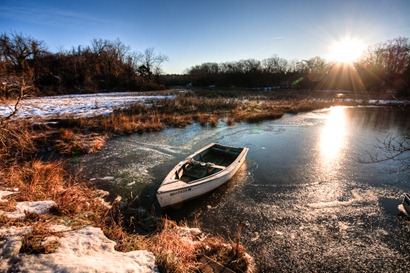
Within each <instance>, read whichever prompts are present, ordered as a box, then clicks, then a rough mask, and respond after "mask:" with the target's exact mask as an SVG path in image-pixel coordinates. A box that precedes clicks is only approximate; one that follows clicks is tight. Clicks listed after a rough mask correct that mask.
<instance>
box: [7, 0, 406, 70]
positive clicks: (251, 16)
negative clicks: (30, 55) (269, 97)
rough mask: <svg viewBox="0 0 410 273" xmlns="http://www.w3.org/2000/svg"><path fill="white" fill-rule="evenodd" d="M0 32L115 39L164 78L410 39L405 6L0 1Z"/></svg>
mask: <svg viewBox="0 0 410 273" xmlns="http://www.w3.org/2000/svg"><path fill="white" fill-rule="evenodd" d="M0 25H1V31H2V32H9V31H17V32H19V33H20V32H22V33H24V34H26V35H29V36H32V37H33V38H35V39H37V40H42V41H44V42H45V43H46V45H47V46H48V49H49V50H50V51H52V52H57V51H58V50H60V49H67V50H68V49H71V47H73V46H78V45H90V42H91V40H92V39H94V38H102V39H109V40H115V39H117V38H118V39H120V40H121V41H122V42H123V43H124V44H125V45H128V46H130V47H131V49H132V50H134V51H144V50H145V49H146V48H149V47H153V48H155V52H157V53H162V54H164V55H167V56H168V57H169V59H170V61H169V62H168V63H166V64H164V66H163V69H164V71H165V72H166V73H182V72H183V71H184V69H186V68H189V67H191V66H193V65H197V64H201V63H204V62H218V63H219V62H225V61H238V60H241V59H248V58H254V59H258V60H262V59H265V58H269V57H271V56H272V55H274V54H276V55H278V56H279V57H282V58H286V59H298V60H302V59H308V58H311V57H315V56H322V57H324V56H325V55H326V54H327V52H328V51H329V44H330V43H331V42H332V41H335V40H339V39H341V38H342V37H343V36H345V35H349V36H351V37H357V38H360V39H362V40H363V42H364V43H365V44H368V45H373V44H376V43H379V42H384V41H387V40H389V39H393V38H396V37H398V36H405V37H410V0H303V1H302V0H300V1H296V0H284V1H275V0H270V1H269V0H206V1H202V0H185V1H183V0H174V1H173V0H163V1H160V0H144V1H140V0H116V1H105V0H81V1H79V0H69V1H63V0H44V1H36V0H16V1H13V0H1V1H0Z"/></svg>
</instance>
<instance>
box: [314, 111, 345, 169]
mask: <svg viewBox="0 0 410 273" xmlns="http://www.w3.org/2000/svg"><path fill="white" fill-rule="evenodd" d="M345 138H346V113H345V108H343V107H332V108H330V110H329V116H328V119H327V121H326V123H325V126H324V127H323V128H322V130H321V133H320V153H321V157H322V159H323V161H324V162H327V163H329V164H330V163H332V162H333V161H335V160H338V157H341V156H343V155H340V153H341V151H342V149H343V147H344V146H345V142H346V141H345Z"/></svg>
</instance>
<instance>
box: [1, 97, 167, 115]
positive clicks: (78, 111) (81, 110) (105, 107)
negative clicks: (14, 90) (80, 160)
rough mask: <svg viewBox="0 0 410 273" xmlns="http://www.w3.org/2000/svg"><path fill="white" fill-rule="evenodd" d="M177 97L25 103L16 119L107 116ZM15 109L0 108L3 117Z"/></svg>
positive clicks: (8, 105) (59, 99) (56, 99)
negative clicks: (131, 107)
mask: <svg viewBox="0 0 410 273" xmlns="http://www.w3.org/2000/svg"><path fill="white" fill-rule="evenodd" d="M174 98H175V96H174V95H168V96H164V95H157V96H142V95H140V94H139V93H134V92H118V93H98V94H85V95H64V96H49V97H42V98H32V99H24V100H22V101H21V102H20V104H19V110H18V112H17V114H16V115H15V116H14V118H16V119H28V118H42V119H51V118H80V117H93V116H100V115H108V114H110V113H112V112H113V110H114V109H119V108H124V107H127V106H129V105H131V104H135V103H143V104H150V103H152V101H154V100H160V99H174ZM13 109H14V105H13V103H4V104H3V105H0V117H1V116H8V115H10V114H11V113H12V111H13Z"/></svg>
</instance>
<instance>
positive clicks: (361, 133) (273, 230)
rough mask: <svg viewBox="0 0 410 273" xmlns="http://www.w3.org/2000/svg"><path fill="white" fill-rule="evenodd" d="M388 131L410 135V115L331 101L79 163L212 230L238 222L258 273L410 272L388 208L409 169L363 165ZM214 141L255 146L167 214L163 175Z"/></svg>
mask: <svg viewBox="0 0 410 273" xmlns="http://www.w3.org/2000/svg"><path fill="white" fill-rule="evenodd" d="M390 132H393V133H404V132H410V120H409V119H408V112H407V113H406V112H402V111H401V110H392V109H386V108H383V109H380V108H344V107H335V108H330V109H326V110H323V111H315V112H310V113H305V114H299V115H286V116H285V117H284V118H282V119H280V120H275V121H267V122H262V123H258V124H245V123H243V124H237V125H235V126H227V125H226V124H223V123H220V124H219V125H218V126H217V127H215V128H214V127H201V126H199V125H197V124H195V125H192V126H190V127H187V128H184V129H167V130H165V131H164V132H159V133H151V134H145V135H135V136H131V137H126V138H121V139H116V140H113V141H110V142H109V143H108V145H107V148H106V149H105V150H104V151H103V152H102V153H99V154H96V155H90V156H86V157H84V158H82V159H81V161H82V162H81V164H82V166H83V170H84V171H83V172H84V174H85V175H86V176H88V177H89V178H99V177H100V178H101V177H112V178H113V180H110V181H109V183H111V188H110V189H111V190H112V191H113V192H116V193H120V194H123V196H125V197H127V196H129V193H130V192H134V194H135V193H140V196H141V201H142V202H143V204H146V206H147V207H151V206H152V205H153V204H154V205H156V206H157V209H158V211H159V213H166V214H167V215H168V217H170V218H171V219H174V220H187V221H188V222H190V221H194V219H197V221H198V222H199V224H200V226H201V227H202V229H203V230H204V231H206V232H211V233H214V234H219V235H222V236H224V237H226V238H235V236H236V232H237V226H238V223H242V224H243V227H242V243H243V244H244V245H245V247H246V248H247V249H248V251H249V252H250V253H251V254H252V255H253V256H254V257H255V260H256V263H257V266H258V269H259V271H260V272H299V271H300V272H306V271H316V272H340V271H343V272H352V271H353V272H374V271H376V272H397V271H399V270H403V269H408V268H410V233H409V230H410V221H408V220H406V219H403V218H400V217H399V216H398V215H397V213H394V212H392V211H394V208H395V207H397V205H398V204H399V203H400V199H399V198H400V196H401V194H402V193H403V191H410V179H409V174H408V173H399V174H392V173H388V172H386V165H385V164H384V163H380V164H370V165H363V164H359V163H358V161H357V156H360V155H365V154H366V151H368V150H369V149H372V148H373V147H374V145H375V144H377V140H376V138H379V139H383V138H384V137H385V136H386V134H388V133H390ZM210 142H220V143H222V144H227V145H232V146H246V147H249V148H250V150H249V153H248V156H247V161H246V165H245V164H244V165H243V166H242V167H241V169H240V170H239V171H238V173H237V175H236V176H235V177H234V178H233V179H232V180H231V181H229V183H228V184H226V185H224V186H223V187H221V188H219V189H218V190H216V191H214V192H212V193H211V194H208V195H206V196H204V197H202V198H200V199H197V200H194V201H192V202H189V203H187V204H185V206H183V207H182V208H181V209H179V210H176V211H172V210H171V211H167V212H162V211H161V210H160V209H159V207H158V204H157V202H156V200H155V192H156V190H157V188H158V186H159V184H160V183H161V181H162V179H164V177H165V175H166V174H167V173H168V172H169V170H170V169H171V168H172V167H173V166H174V165H175V164H176V163H178V162H179V161H180V160H182V159H184V157H185V156H187V155H189V154H191V153H192V152H194V151H196V150H198V149H199V148H201V147H203V146H205V145H206V144H208V143H210ZM95 181H98V179H97V180H95ZM134 181H135V183H134V184H132V182H134ZM107 186H109V185H107ZM144 202H145V203H144Z"/></svg>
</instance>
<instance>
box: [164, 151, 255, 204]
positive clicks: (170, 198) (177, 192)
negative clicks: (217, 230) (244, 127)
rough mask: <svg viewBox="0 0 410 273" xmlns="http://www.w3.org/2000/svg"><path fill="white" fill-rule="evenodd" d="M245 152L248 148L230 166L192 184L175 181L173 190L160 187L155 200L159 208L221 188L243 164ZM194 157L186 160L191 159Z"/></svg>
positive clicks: (174, 170)
mask: <svg viewBox="0 0 410 273" xmlns="http://www.w3.org/2000/svg"><path fill="white" fill-rule="evenodd" d="M247 152H248V148H243V151H242V152H241V153H240V155H239V156H238V157H237V158H236V159H235V160H234V162H232V164H230V165H229V166H227V167H226V168H225V169H224V170H222V171H220V172H218V173H216V174H214V175H211V176H208V177H204V178H201V179H198V180H195V181H194V183H183V182H181V181H175V183H178V185H179V186H176V187H175V188H173V189H166V187H165V186H164V187H160V188H159V189H158V192H157V199H158V202H159V204H160V206H161V207H163V208H165V207H170V206H175V205H177V204H180V203H183V202H186V201H188V200H191V199H194V198H198V197H200V196H202V195H204V194H206V193H209V192H211V191H213V190H215V189H217V188H218V187H220V186H222V185H223V184H225V183H226V182H227V181H229V179H231V178H232V177H233V176H234V175H235V174H236V172H237V171H238V169H239V168H240V167H241V166H242V164H243V163H244V162H245V158H246V154H247ZM194 155H195V154H194ZM194 155H192V156H190V157H188V158H192V157H193V156H194ZM186 162H187V161H182V162H180V163H179V164H178V165H177V166H176V167H175V168H174V169H173V170H172V171H171V172H170V173H169V174H168V176H167V177H166V178H165V179H164V182H165V181H167V180H169V179H170V177H171V176H172V174H173V173H174V172H176V171H177V170H178V168H180V167H181V166H182V165H183V164H185V163H186ZM164 182H163V183H164ZM168 183H169V182H168ZM171 183H172V182H171Z"/></svg>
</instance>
